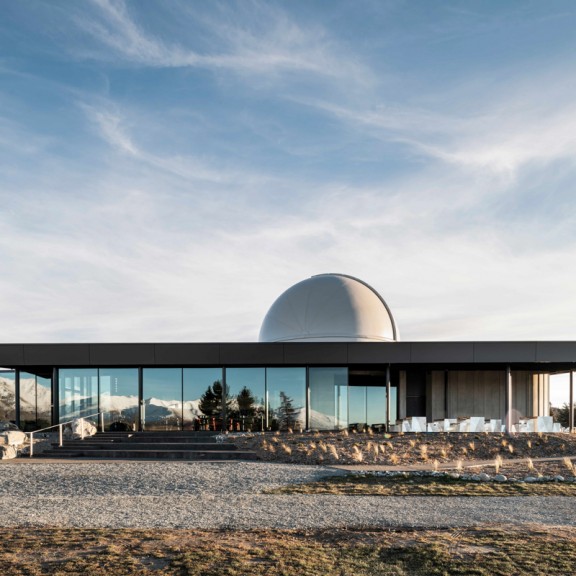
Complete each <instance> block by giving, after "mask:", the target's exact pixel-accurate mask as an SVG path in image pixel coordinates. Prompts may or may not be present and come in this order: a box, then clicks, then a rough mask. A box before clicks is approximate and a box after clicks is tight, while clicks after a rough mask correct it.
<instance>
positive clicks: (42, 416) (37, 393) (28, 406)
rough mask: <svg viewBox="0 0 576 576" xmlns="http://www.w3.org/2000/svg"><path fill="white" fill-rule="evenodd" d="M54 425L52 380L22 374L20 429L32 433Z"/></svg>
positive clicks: (25, 373)
mask: <svg viewBox="0 0 576 576" xmlns="http://www.w3.org/2000/svg"><path fill="white" fill-rule="evenodd" d="M51 424H52V379H51V378H42V377H41V376H36V375H35V374H28V373H27V372H20V427H21V428H22V430H26V431H31V430H38V429H39V428H47V427H48V426H50V425H51Z"/></svg>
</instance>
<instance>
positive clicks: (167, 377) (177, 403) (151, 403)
mask: <svg viewBox="0 0 576 576" xmlns="http://www.w3.org/2000/svg"><path fill="white" fill-rule="evenodd" d="M143 385H144V388H143V390H144V394H143V400H144V410H143V414H142V429H143V430H165V431H168V430H180V429H181V426H182V368H145V369H144V370H143Z"/></svg>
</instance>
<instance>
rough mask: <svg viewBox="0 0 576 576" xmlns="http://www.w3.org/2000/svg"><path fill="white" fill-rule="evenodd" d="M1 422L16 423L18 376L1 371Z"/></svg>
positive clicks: (12, 372) (11, 372)
mask: <svg viewBox="0 0 576 576" xmlns="http://www.w3.org/2000/svg"><path fill="white" fill-rule="evenodd" d="M0 420H4V421H10V422H15V421H16V374H15V372H14V371H13V370H10V371H0Z"/></svg>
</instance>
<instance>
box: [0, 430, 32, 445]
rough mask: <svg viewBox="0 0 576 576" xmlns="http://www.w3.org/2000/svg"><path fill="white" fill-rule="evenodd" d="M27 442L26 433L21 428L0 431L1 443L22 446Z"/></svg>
mask: <svg viewBox="0 0 576 576" xmlns="http://www.w3.org/2000/svg"><path fill="white" fill-rule="evenodd" d="M24 442H26V434H24V432H22V431H21V430H6V431H5V432H0V445H4V446H21V445H22V444H24Z"/></svg>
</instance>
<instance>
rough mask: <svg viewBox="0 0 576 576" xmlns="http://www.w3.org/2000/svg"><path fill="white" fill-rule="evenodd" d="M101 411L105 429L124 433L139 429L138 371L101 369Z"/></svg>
mask: <svg viewBox="0 0 576 576" xmlns="http://www.w3.org/2000/svg"><path fill="white" fill-rule="evenodd" d="M99 376H100V410H101V411H102V412H104V429H105V430H111V431H116V432H124V431H129V430H137V429H138V407H139V404H138V369H137V368H101V369H100V370H99Z"/></svg>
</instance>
